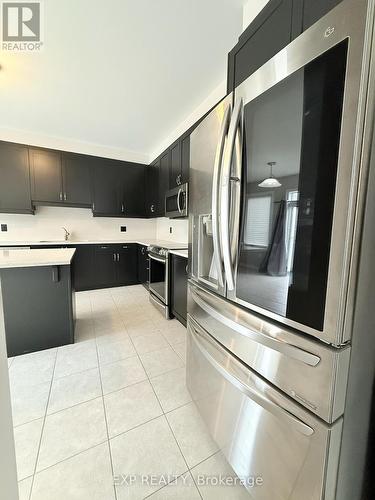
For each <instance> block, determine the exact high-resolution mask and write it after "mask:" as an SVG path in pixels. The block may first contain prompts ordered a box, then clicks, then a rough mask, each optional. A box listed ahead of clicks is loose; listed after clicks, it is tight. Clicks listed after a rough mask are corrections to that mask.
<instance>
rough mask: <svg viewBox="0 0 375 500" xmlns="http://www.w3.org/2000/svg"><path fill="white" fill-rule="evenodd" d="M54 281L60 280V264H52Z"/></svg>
mask: <svg viewBox="0 0 375 500" xmlns="http://www.w3.org/2000/svg"><path fill="white" fill-rule="evenodd" d="M52 281H53V283H58V282H59V281H60V273H59V267H58V266H52Z"/></svg>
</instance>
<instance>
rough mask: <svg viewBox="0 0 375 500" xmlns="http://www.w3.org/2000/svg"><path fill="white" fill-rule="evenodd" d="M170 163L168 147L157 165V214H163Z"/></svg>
mask: <svg viewBox="0 0 375 500" xmlns="http://www.w3.org/2000/svg"><path fill="white" fill-rule="evenodd" d="M170 164H171V154H170V150H169V149H168V150H167V151H165V153H163V155H162V156H161V157H160V167H159V169H160V170H159V201H158V207H159V214H158V215H159V216H161V217H164V215H165V194H166V192H167V191H168V189H169V171H170Z"/></svg>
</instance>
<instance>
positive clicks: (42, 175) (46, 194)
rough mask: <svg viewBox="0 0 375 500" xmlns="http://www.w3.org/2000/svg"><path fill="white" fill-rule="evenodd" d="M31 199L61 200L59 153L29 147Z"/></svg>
mask: <svg viewBox="0 0 375 500" xmlns="http://www.w3.org/2000/svg"><path fill="white" fill-rule="evenodd" d="M29 154H30V167H31V173H32V199H33V200H34V201H36V202H45V203H59V202H60V203H61V202H63V183H62V165H61V153H60V152H59V151H52V150H45V149H34V148H30V150H29Z"/></svg>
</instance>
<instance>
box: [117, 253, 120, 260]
mask: <svg viewBox="0 0 375 500" xmlns="http://www.w3.org/2000/svg"><path fill="white" fill-rule="evenodd" d="M117 262H120V254H119V253H118V254H117Z"/></svg>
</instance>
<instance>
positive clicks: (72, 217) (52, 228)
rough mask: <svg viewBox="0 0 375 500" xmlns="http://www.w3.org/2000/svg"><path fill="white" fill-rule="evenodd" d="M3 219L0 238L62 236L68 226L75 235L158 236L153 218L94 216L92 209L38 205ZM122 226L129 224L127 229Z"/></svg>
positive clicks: (92, 237)
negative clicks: (5, 227)
mask: <svg viewBox="0 0 375 500" xmlns="http://www.w3.org/2000/svg"><path fill="white" fill-rule="evenodd" d="M0 223H2V224H8V231H7V232H0V242H2V241H3V242H5V241H39V240H49V239H51V240H61V239H63V236H64V231H63V230H62V229H61V226H65V227H66V228H67V229H68V231H69V232H70V233H71V235H72V238H73V239H82V240H86V239H97V240H106V239H108V240H111V239H115V240H117V239H124V240H129V239H137V238H139V237H140V238H142V237H147V238H155V237H156V221H155V220H154V219H121V218H113V219H112V218H107V217H93V216H92V212H91V210H90V209H81V208H65V207H38V208H37V211H36V215H34V216H32V215H7V214H0ZM120 226H126V227H127V231H126V232H125V233H121V232H120Z"/></svg>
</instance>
